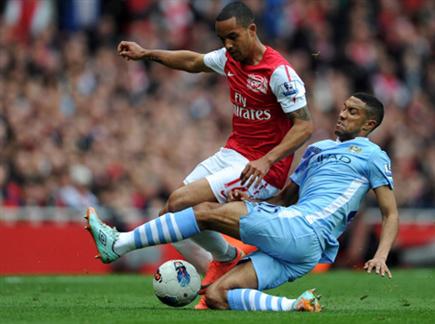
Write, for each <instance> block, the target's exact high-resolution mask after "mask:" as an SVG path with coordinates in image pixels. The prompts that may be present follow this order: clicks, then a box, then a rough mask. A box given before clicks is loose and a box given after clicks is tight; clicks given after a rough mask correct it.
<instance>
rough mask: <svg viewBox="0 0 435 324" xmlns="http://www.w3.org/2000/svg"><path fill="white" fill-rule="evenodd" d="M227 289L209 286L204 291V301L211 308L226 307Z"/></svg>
mask: <svg viewBox="0 0 435 324" xmlns="http://www.w3.org/2000/svg"><path fill="white" fill-rule="evenodd" d="M226 296H227V291H226V290H225V289H224V288H222V287H219V286H216V285H212V286H210V287H209V288H208V289H207V291H206V293H205V302H206V303H207V306H208V307H210V308H211V309H227V308H228V303H227V297H226Z"/></svg>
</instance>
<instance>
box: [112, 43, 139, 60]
mask: <svg viewBox="0 0 435 324" xmlns="http://www.w3.org/2000/svg"><path fill="white" fill-rule="evenodd" d="M117 50H118V55H120V56H122V57H123V58H125V59H127V60H140V59H142V58H143V57H144V54H145V49H144V48H143V47H142V46H140V45H139V44H138V43H135V42H128V41H122V42H120V43H119V44H118V48H117Z"/></svg>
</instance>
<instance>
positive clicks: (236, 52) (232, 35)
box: [216, 17, 256, 62]
mask: <svg viewBox="0 0 435 324" xmlns="http://www.w3.org/2000/svg"><path fill="white" fill-rule="evenodd" d="M216 33H217V35H218V37H219V38H220V39H221V41H222V43H223V44H224V46H225V48H226V49H227V51H228V53H229V54H230V55H231V57H232V58H233V59H234V60H236V61H239V62H243V61H244V60H246V59H247V58H248V57H249V55H250V54H251V53H252V48H253V46H254V44H255V40H256V27H255V24H251V25H249V26H248V27H247V28H245V27H243V26H240V25H238V24H237V20H236V18H235V17H232V18H230V19H227V20H223V21H217V22H216Z"/></svg>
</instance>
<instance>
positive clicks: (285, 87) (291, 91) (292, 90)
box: [281, 81, 298, 97]
mask: <svg viewBox="0 0 435 324" xmlns="http://www.w3.org/2000/svg"><path fill="white" fill-rule="evenodd" d="M281 90H282V94H283V95H284V96H286V97H288V96H293V95H295V94H297V93H298V88H297V87H296V81H289V82H284V83H283V84H281Z"/></svg>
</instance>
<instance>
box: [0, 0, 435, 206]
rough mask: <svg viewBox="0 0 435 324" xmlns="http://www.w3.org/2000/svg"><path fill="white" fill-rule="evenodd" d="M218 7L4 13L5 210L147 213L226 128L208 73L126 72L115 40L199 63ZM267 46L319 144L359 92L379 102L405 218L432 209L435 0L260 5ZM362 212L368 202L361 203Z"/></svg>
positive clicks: (140, 2) (26, 4) (0, 55)
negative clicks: (290, 72) (407, 212)
mask: <svg viewBox="0 0 435 324" xmlns="http://www.w3.org/2000/svg"><path fill="white" fill-rule="evenodd" d="M227 2H228V1H223V0H222V1H219V0H216V1H214V0H196V1H195V0H192V1H188V0H161V1H157V0H124V1H117V0H112V1H103V0H100V1H99V0H95V1H94V0H86V1H85V0H83V1H80V0H65V1H54V0H53V1H51V0H27V1H20V0H9V1H2V2H1V4H0V10H1V11H0V13H1V19H0V207H1V206H68V207H72V208H76V209H77V210H82V209H83V208H84V207H86V206H88V205H97V204H99V205H105V206H109V207H113V208H117V207H135V208H139V209H147V208H152V207H156V208H158V207H159V206H161V204H162V202H163V201H164V200H165V199H166V198H167V196H168V194H169V193H170V192H171V191H173V190H174V189H175V188H177V187H178V186H180V185H181V184H182V180H183V178H184V177H185V176H186V175H187V174H188V173H189V172H190V171H191V170H192V169H193V167H194V166H195V165H196V164H197V163H198V162H200V161H202V160H203V159H204V158H206V157H208V156H209V155H211V154H212V153H213V152H215V151H216V150H218V149H219V147H221V146H222V145H223V144H224V143H225V140H226V137H227V136H228V135H229V132H230V130H231V115H232V110H231V107H230V102H229V97H228V88H227V85H226V81H225V79H224V78H222V77H220V76H218V75H216V74H213V73H209V74H188V73H184V72H178V71H174V70H170V69H168V68H165V67H163V66H161V65H159V64H157V63H151V62H132V61H129V62H127V61H124V60H123V59H122V58H120V57H119V56H117V53H116V45H117V43H118V42H119V41H120V40H134V41H137V42H138V43H140V44H141V45H142V46H144V47H148V48H162V49H190V50H194V51H199V52H203V53H205V52H208V51H211V50H214V49H217V48H219V47H221V46H222V44H221V43H220V42H219V39H218V38H217V37H216V35H215V33H214V20H215V16H216V15H217V14H218V12H219V10H220V9H221V8H222V6H223V5H224V4H226V3H227ZM246 3H247V4H248V5H249V6H250V7H251V8H252V9H253V10H254V12H255V14H256V23H257V25H258V27H259V30H260V37H261V39H262V41H263V42H264V43H265V44H267V45H271V46H273V47H274V48H276V49H277V50H279V51H280V52H281V53H282V54H283V55H284V56H285V57H286V58H287V59H288V60H289V62H290V63H291V64H292V65H293V66H294V68H295V70H296V71H297V72H298V73H299V75H300V76H301V77H302V79H303V80H304V82H305V86H306V88H307V95H308V102H309V109H310V110H311V112H312V115H313V118H314V122H315V128H316V130H315V134H314V135H313V137H312V138H311V140H310V141H311V142H312V141H316V140H319V139H323V138H326V137H331V136H333V134H332V130H333V125H334V122H335V120H336V117H337V112H338V111H339V109H341V107H342V104H343V102H344V100H345V99H346V98H347V97H348V96H349V95H350V94H351V93H352V92H355V91H368V92H372V93H374V94H376V95H377V96H378V97H379V98H380V99H381V100H382V101H383V102H384V104H385V107H386V115H385V119H384V124H383V125H382V127H380V128H379V129H378V130H376V132H375V133H374V134H373V135H372V140H373V141H375V142H376V143H378V144H380V145H381V146H382V147H383V148H384V149H385V150H386V151H387V152H388V154H389V155H390V156H391V157H392V161H393V174H394V177H395V185H396V195H397V200H398V204H399V206H400V207H435V185H434V183H435V104H434V102H435V59H434V45H435V44H434V43H435V3H434V1H431V0H401V1H397V0H379V1H362V0H360V1H358V0H355V1H350V0H348V1H346V0H341V1H339V0H332V1H330V0H288V1H286V0H264V1H260V0H254V1H246ZM369 204H370V202H369Z"/></svg>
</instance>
